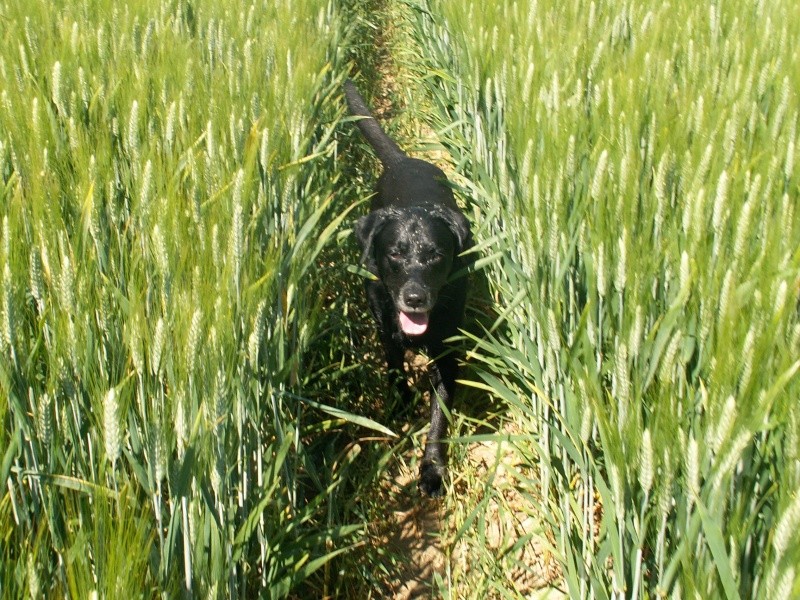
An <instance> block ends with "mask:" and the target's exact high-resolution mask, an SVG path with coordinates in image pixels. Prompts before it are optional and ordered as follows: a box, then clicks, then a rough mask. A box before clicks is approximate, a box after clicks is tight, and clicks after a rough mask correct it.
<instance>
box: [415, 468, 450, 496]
mask: <svg viewBox="0 0 800 600" xmlns="http://www.w3.org/2000/svg"><path fill="white" fill-rule="evenodd" d="M446 473H447V469H445V467H444V466H443V465H440V464H437V463H434V462H430V461H425V462H423V463H422V467H420V470H419V489H421V490H422V492H423V493H424V494H426V495H427V496H430V497H431V498H439V497H441V496H444V477H445V474H446Z"/></svg>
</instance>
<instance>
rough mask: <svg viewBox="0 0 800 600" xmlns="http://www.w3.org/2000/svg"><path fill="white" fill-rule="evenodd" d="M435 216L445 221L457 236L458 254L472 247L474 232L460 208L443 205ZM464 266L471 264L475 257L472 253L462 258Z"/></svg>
mask: <svg viewBox="0 0 800 600" xmlns="http://www.w3.org/2000/svg"><path fill="white" fill-rule="evenodd" d="M434 216H435V217H436V218H438V219H440V220H442V221H444V223H445V225H447V228H448V229H449V230H450V231H451V233H452V234H453V236H454V237H455V238H456V254H461V253H462V252H464V251H466V250H469V249H470V248H472V245H473V243H474V242H473V240H472V232H471V231H470V228H469V221H467V218H466V217H465V216H464V214H463V213H462V212H461V211H459V210H453V209H452V208H448V207H441V208H438V209H437V210H436V212H435V213H434ZM460 260H461V263H462V264H463V265H464V266H467V265H469V264H471V263H472V262H473V261H474V260H475V259H474V258H473V257H472V255H468V256H465V257H463V258H461V259H460Z"/></svg>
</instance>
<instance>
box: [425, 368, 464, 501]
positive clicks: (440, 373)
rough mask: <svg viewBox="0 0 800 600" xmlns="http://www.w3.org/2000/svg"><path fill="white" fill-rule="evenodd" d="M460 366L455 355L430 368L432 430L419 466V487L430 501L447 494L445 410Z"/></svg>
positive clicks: (450, 402) (451, 401) (449, 403)
mask: <svg viewBox="0 0 800 600" xmlns="http://www.w3.org/2000/svg"><path fill="white" fill-rule="evenodd" d="M457 374H458V363H457V362H456V359H455V357H454V356H452V355H447V356H443V357H441V358H438V359H436V360H435V361H434V363H433V364H432V365H431V368H430V376H431V383H432V384H433V394H432V396H431V428H430V431H429V432H428V441H427V442H426V444H425V456H424V457H423V459H422V466H421V467H420V477H419V487H420V489H421V490H422V491H423V492H425V493H426V494H427V495H428V496H430V497H431V498H437V497H439V496H441V495H442V494H444V487H443V481H444V476H445V474H446V472H447V451H446V450H445V448H444V445H443V444H442V438H444V437H446V436H447V415H446V414H445V412H444V411H443V410H442V406H445V407H446V408H447V410H448V412H449V411H450V409H451V408H452V406H453V393H454V392H455V387H456V376H457Z"/></svg>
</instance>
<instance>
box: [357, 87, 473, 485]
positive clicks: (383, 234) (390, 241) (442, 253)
mask: <svg viewBox="0 0 800 600" xmlns="http://www.w3.org/2000/svg"><path fill="white" fill-rule="evenodd" d="M344 89H345V96H346V98H347V104H348V106H349V107H350V112H351V113H352V114H353V115H355V116H360V117H364V118H363V119H360V120H359V121H357V125H358V128H359V129H360V130H361V132H362V133H363V134H364V137H366V138H367V140H368V141H369V143H370V144H371V145H372V147H373V148H374V149H375V152H376V153H377V155H378V158H379V159H380V161H381V163H382V165H383V173H382V174H381V176H380V178H379V179H378V184H377V190H376V192H377V193H376V195H375V196H374V198H373V200H372V207H371V212H370V213H369V214H368V215H366V216H365V217H362V218H361V219H359V220H358V222H357V223H356V227H355V232H356V236H357V237H358V241H359V242H360V243H361V247H362V248H363V251H364V253H363V256H362V259H361V261H362V263H363V264H364V265H365V266H366V267H367V269H368V270H369V271H370V272H371V273H373V274H374V275H376V276H377V280H374V281H367V282H366V283H365V288H366V291H367V298H368V300H369V306H370V309H371V310H372V314H373V315H374V317H375V320H376V321H377V322H378V329H379V331H380V335H381V340H382V342H383V346H384V350H385V351H386V358H387V361H388V363H389V369H390V370H391V371H392V372H393V374H394V377H396V381H395V384H396V385H397V387H398V389H399V391H400V394H401V395H402V396H403V399H404V400H405V401H406V402H407V403H408V402H409V401H410V399H411V391H410V390H409V388H408V384H407V383H406V380H405V377H404V376H403V357H404V351H405V349H406V348H419V347H425V348H427V350H428V353H429V354H430V355H431V356H433V357H435V360H434V362H433V364H432V365H431V366H430V368H429V374H430V377H431V381H432V384H433V389H434V392H435V395H434V396H433V397H432V398H431V428H430V433H429V434H428V441H427V444H426V446H425V456H424V458H423V461H422V467H421V469H420V480H419V486H420V488H421V489H422V491H423V492H425V493H426V494H428V495H429V496H432V497H436V496H441V495H442V493H443V489H442V478H443V476H444V474H445V463H446V452H445V450H444V448H443V447H442V444H441V441H440V440H441V438H442V437H443V436H445V435H446V433H447V420H446V418H445V415H444V413H443V411H442V407H441V405H440V402H441V404H442V405H444V406H446V407H447V408H448V410H449V409H450V407H451V405H452V402H453V392H454V391H455V382H456V376H457V372H458V363H457V362H456V357H455V356H453V354H452V353H447V352H446V348H445V345H444V340H446V339H447V338H449V337H451V336H453V335H455V334H456V333H457V331H458V327H459V326H460V325H461V321H462V319H463V316H464V303H465V300H466V280H465V279H464V278H463V275H464V274H465V271H466V267H467V266H469V263H470V260H471V259H470V258H467V257H464V256H462V253H463V252H464V251H465V250H467V249H469V248H470V247H472V236H471V234H470V229H469V223H468V221H467V219H466V218H465V217H464V215H463V214H462V213H461V211H460V210H459V209H458V205H457V204H456V201H455V199H454V198H453V192H452V190H451V188H450V186H449V185H448V183H447V177H446V176H445V174H444V173H443V172H442V170H441V169H439V168H438V167H436V166H434V165H432V164H431V163H428V162H425V161H423V160H418V159H415V158H411V157H409V156H408V155H407V154H406V153H405V152H403V151H402V150H401V149H400V148H399V147H398V145H397V144H396V143H395V142H394V140H392V139H391V138H390V137H389V136H388V135H386V133H385V132H384V131H383V130H382V129H381V127H380V125H378V123H377V122H376V121H375V119H374V118H373V117H372V115H371V114H370V111H369V108H367V105H366V103H365V102H364V99H363V98H362V97H361V95H360V94H359V93H358V91H357V90H356V88H355V86H354V85H353V83H352V82H351V81H347V82H346V83H345V87H344Z"/></svg>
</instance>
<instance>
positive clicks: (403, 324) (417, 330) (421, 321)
mask: <svg viewBox="0 0 800 600" xmlns="http://www.w3.org/2000/svg"><path fill="white" fill-rule="evenodd" d="M400 328H401V329H402V330H403V333H405V334H406V335H422V334H423V333H425V330H426V329H428V313H406V312H402V311H400Z"/></svg>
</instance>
